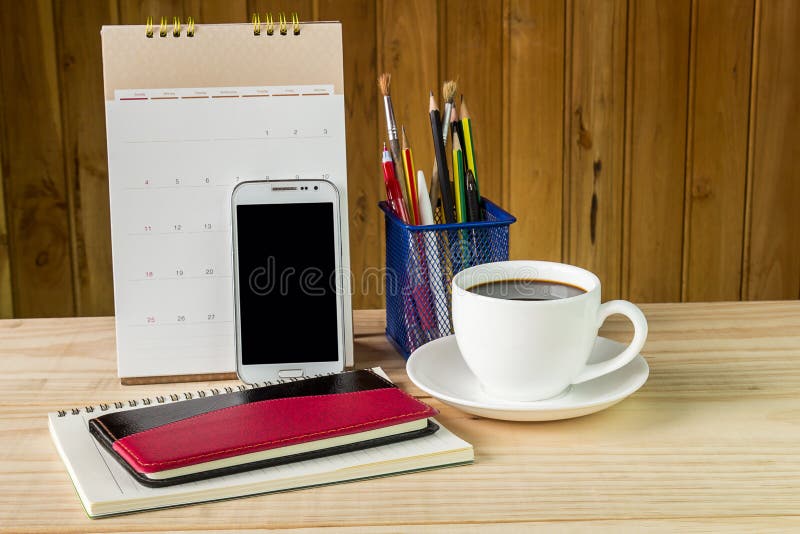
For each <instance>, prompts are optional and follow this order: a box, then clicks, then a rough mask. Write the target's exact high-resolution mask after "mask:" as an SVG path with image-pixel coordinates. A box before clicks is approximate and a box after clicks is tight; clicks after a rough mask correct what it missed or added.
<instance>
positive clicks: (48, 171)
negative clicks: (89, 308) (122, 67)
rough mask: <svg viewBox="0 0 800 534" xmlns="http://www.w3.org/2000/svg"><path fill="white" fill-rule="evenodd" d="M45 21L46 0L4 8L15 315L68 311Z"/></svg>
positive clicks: (67, 260)
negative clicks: (22, 22)
mask: <svg viewBox="0 0 800 534" xmlns="http://www.w3.org/2000/svg"><path fill="white" fill-rule="evenodd" d="M20 21H25V23H24V24H21V23H20ZM52 28H53V12H52V5H51V3H50V2H49V1H44V0H40V1H37V2H25V3H23V2H11V3H9V4H7V5H5V6H4V7H3V16H2V17H0V43H2V45H0V58H2V60H0V83H1V84H2V94H3V95H4V97H5V98H3V101H2V103H0V105H2V107H3V111H2V116H3V119H4V124H3V149H2V153H3V157H4V158H5V160H6V163H5V168H4V170H3V180H4V182H5V201H6V211H7V218H8V233H9V253H10V257H11V262H12V264H13V273H14V276H13V280H12V285H13V291H14V308H15V313H16V314H18V315H20V316H28V317H30V316H33V317H37V316H63V315H73V314H74V313H75V301H74V295H73V285H72V264H71V247H70V210H69V205H68V198H67V192H66V186H65V179H64V159H63V151H62V124H61V104H60V101H59V79H58V69H57V58H56V46H55V35H54V32H53V31H52Z"/></svg>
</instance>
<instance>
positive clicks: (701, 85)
mask: <svg viewBox="0 0 800 534" xmlns="http://www.w3.org/2000/svg"><path fill="white" fill-rule="evenodd" d="M753 9H754V2H753V0H733V1H727V0H704V1H701V2H697V3H696V28H695V32H694V38H693V41H694V42H693V46H694V54H693V55H694V58H693V64H692V70H693V78H694V84H693V87H692V88H691V89H690V91H692V99H693V105H692V110H691V120H692V127H691V128H690V130H689V132H690V136H689V139H688V143H689V144H690V145H691V149H690V153H691V154H692V156H691V158H690V159H688V160H687V164H686V168H687V177H686V184H687V186H686V187H687V189H688V191H686V200H687V203H686V213H685V219H686V235H685V237H684V247H683V255H684V258H683V265H684V273H683V300H687V301H716V300H738V299H739V295H740V289H741V277H742V272H741V268H740V266H741V264H742V250H743V231H744V213H745V210H744V206H745V183H746V176H747V131H748V119H749V115H750V66H751V51H752V42H753Z"/></svg>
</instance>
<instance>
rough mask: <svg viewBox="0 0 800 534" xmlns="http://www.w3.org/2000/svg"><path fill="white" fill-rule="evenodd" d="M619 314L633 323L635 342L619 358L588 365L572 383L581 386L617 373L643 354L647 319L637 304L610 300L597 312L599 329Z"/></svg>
mask: <svg viewBox="0 0 800 534" xmlns="http://www.w3.org/2000/svg"><path fill="white" fill-rule="evenodd" d="M617 313H618V314H620V315H624V316H625V317H627V318H628V319H630V320H631V322H632V323H633V341H631V344H630V345H628V347H627V348H626V349H625V350H623V351H622V352H621V353H620V354H619V355H618V356H615V357H613V358H611V359H610V360H607V361H604V362H601V363H591V364H589V365H587V366H586V367H585V368H584V369H583V371H581V373H580V374H579V375H578V377H577V378H576V379H575V380H573V381H572V383H573V384H580V383H581V382H586V381H587V380H592V379H593V378H597V377H598V376H603V375H605V374H608V373H610V372H612V371H616V370H617V369H619V368H620V367H622V366H623V365H626V364H627V363H628V362H630V361H631V360H632V359H634V358H635V357H636V355H637V354H639V352H641V350H642V348H643V347H644V342H645V341H646V340H647V319H645V317H644V314H643V313H642V310H640V309H639V307H638V306H636V305H635V304H633V303H630V302H628V301H627V300H610V301H608V302H606V303H605V304H601V305H600V309H599V310H598V312H597V328H600V327H601V326H602V325H603V322H605V320H606V319H607V318H608V317H609V316H610V315H615V314H617Z"/></svg>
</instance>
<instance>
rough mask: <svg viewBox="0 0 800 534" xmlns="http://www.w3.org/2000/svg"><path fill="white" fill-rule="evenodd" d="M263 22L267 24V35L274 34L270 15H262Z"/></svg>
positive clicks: (273, 24) (273, 25)
mask: <svg viewBox="0 0 800 534" xmlns="http://www.w3.org/2000/svg"><path fill="white" fill-rule="evenodd" d="M264 21H265V22H266V24H267V35H272V34H273V33H275V21H274V20H272V13H266V14H265V15H264Z"/></svg>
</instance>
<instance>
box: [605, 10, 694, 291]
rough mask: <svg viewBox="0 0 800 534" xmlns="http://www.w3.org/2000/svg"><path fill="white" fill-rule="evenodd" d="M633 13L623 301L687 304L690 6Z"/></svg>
mask: <svg viewBox="0 0 800 534" xmlns="http://www.w3.org/2000/svg"><path fill="white" fill-rule="evenodd" d="M630 10H631V11H630V12H629V13H628V17H629V19H630V24H629V26H628V27H629V29H630V31H631V32H632V34H630V35H629V36H628V42H629V43H630V45H629V46H631V47H632V50H630V51H629V52H628V57H629V58H630V61H629V64H628V73H627V77H628V79H629V87H630V90H631V94H629V95H628V108H627V113H628V114H629V115H630V119H629V121H628V124H629V128H628V130H627V131H626V144H627V150H626V158H628V160H629V161H628V162H627V165H626V173H625V189H626V195H627V196H628V197H629V198H628V199H627V205H628V206H629V210H628V211H627V212H626V221H625V229H626V239H625V247H624V256H623V261H624V262H626V263H627V267H626V271H627V277H626V278H625V279H623V294H624V295H625V298H629V299H631V300H634V301H636V302H675V301H680V299H681V257H682V246H683V204H684V196H683V193H684V189H683V184H684V170H685V165H684V158H685V155H686V111H687V100H686V94H687V88H688V74H689V69H688V68H687V65H688V59H689V21H690V0H680V1H672V2H658V1H648V2H632V3H631V4H630ZM604 167H605V165H604ZM601 172H602V171H601Z"/></svg>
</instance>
